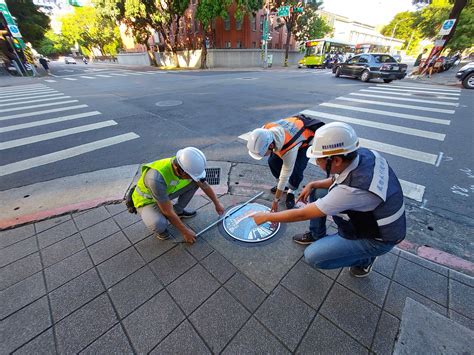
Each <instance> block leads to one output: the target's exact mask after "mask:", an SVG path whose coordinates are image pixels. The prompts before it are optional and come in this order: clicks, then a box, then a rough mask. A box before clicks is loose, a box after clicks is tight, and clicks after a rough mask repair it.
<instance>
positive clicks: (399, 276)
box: [0, 163, 474, 354]
mask: <svg viewBox="0 0 474 355" xmlns="http://www.w3.org/2000/svg"><path fill="white" fill-rule="evenodd" d="M269 174H270V173H269V172H268V169H266V168H265V167H264V166H260V165H251V164H243V163H240V164H238V169H237V168H234V169H232V170H231V171H230V173H229V181H228V187H229V191H228V192H227V193H225V194H223V195H221V196H220V200H221V201H222V203H223V204H224V206H225V207H226V208H230V207H232V206H234V205H236V204H239V203H242V202H244V201H246V200H248V199H249V198H250V197H252V196H254V195H255V193H256V192H259V191H262V190H264V191H266V192H265V194H264V195H263V196H262V199H261V200H258V202H260V203H262V204H266V205H269V203H270V202H269V201H270V200H271V195H270V194H269V192H267V191H268V187H269V186H267V185H268V184H269V183H268V182H269V181H272V180H269ZM310 178H311V177H310ZM191 207H192V208H196V209H198V215H197V216H196V217H195V218H193V219H190V220H186V223H189V225H190V226H191V228H193V229H194V230H196V231H199V230H202V229H203V228H204V227H206V226H208V225H209V224H210V223H211V222H213V221H215V220H216V219H217V215H216V213H215V211H214V208H213V205H212V203H210V202H209V201H208V200H207V199H206V198H204V197H202V196H195V198H194V199H193V200H192V206H191ZM306 228H307V224H306V222H300V223H293V224H288V225H286V226H283V228H282V230H281V231H280V232H279V234H278V235H277V236H275V237H274V238H272V239H271V240H269V241H266V242H263V243H258V244H257V245H249V244H242V243H240V242H237V241H233V240H231V239H230V238H229V237H228V236H226V235H225V232H224V231H223V230H222V228H219V227H215V228H213V229H211V230H209V231H208V232H206V233H205V234H203V236H202V237H201V238H199V239H198V241H197V242H196V243H195V244H194V245H192V246H189V245H186V244H183V243H176V242H180V241H181V238H180V236H179V233H178V232H177V231H176V230H174V229H171V232H172V234H173V236H174V239H173V240H171V241H160V240H157V239H156V238H155V237H154V236H153V235H152V234H151V233H150V232H149V231H148V230H147V229H146V228H145V226H144V225H143V224H142V222H141V221H140V218H139V217H138V216H136V215H132V214H129V213H128V211H126V209H125V206H124V205H123V204H109V205H105V206H100V207H96V208H93V209H90V210H87V211H80V212H75V213H69V214H66V215H63V216H60V217H56V218H53V219H49V220H45V221H40V222H36V223H30V224H27V225H24V226H21V227H17V228H14V229H10V230H6V231H2V232H0V289H1V290H2V293H1V295H0V304H1V307H0V312H1V314H0V319H1V325H0V334H1V336H0V337H1V338H0V340H1V341H0V343H1V345H0V353H2V354H3V353H10V352H14V351H17V352H18V353H25V354H26V353H28V354H32V353H39V352H41V353H59V354H64V353H77V352H79V351H84V352H85V353H113V352H116V353H131V352H134V353H148V352H150V351H151V352H152V353H154V354H158V353H160V354H161V353H199V354H201V353H221V352H222V353H226V354H236V353H259V354H261V353H271V354H276V353H296V352H297V353H327V354H336V353H338V354H356V353H357V354H358V353H365V354H368V353H377V354H390V353H392V351H393V348H394V344H395V342H396V338H397V335H398V334H399V329H400V327H401V325H402V327H401V328H402V330H403V324H404V323H405V320H402V319H404V317H405V313H407V312H405V313H404V312H403V311H404V307H405V301H406V300H407V299H412V300H414V301H416V302H419V303H421V304H422V305H425V306H427V307H428V308H429V309H430V310H433V311H435V312H436V313H438V314H440V315H441V316H445V317H449V319H446V321H445V324H446V326H449V322H452V321H455V322H459V323H460V324H462V325H463V326H465V327H468V328H470V329H474V321H473V319H474V279H473V278H472V277H469V276H466V275H464V274H461V273H459V272H456V271H453V270H450V269H448V268H445V267H443V266H440V265H438V264H434V263H431V262H429V261H426V260H424V259H421V258H419V257H418V256H416V255H413V254H410V253H407V252H405V251H403V250H400V249H394V250H393V251H392V252H390V253H388V254H386V255H384V256H382V257H380V258H378V259H377V261H376V263H375V265H374V271H373V272H372V273H371V274H370V276H369V277H367V278H365V279H356V278H353V277H351V276H350V275H349V273H348V270H347V269H344V270H329V271H328V270H315V269H312V268H311V267H309V266H308V265H307V264H306V263H305V262H304V261H303V259H302V256H303V251H304V246H301V245H297V244H295V243H293V242H292V241H291V236H292V235H293V234H295V233H297V232H301V231H302V230H305V229H306ZM333 230H334V225H333V224H330V225H329V232H330V231H333ZM407 304H408V303H407ZM410 309H412V308H410ZM420 326H422V324H420ZM460 328H461V329H463V331H466V332H469V331H468V329H466V328H463V327H460ZM408 331H409V333H413V331H414V329H409V330H408ZM402 333H403V334H404V333H406V331H405V332H403V331H402ZM414 334H417V333H414ZM468 334H469V333H468ZM422 340H423V339H421V338H420V341H422ZM471 343H472V337H471V339H470V338H469V337H467V338H466V340H465V344H461V345H463V346H466V347H469V345H470V344H471ZM471 349H472V347H471Z"/></svg>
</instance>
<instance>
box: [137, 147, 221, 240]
mask: <svg viewBox="0 0 474 355" xmlns="http://www.w3.org/2000/svg"><path fill="white" fill-rule="evenodd" d="M205 168H206V157H205V156H204V153H203V152H201V151H200V150H199V149H197V148H194V147H187V148H184V149H181V150H179V151H178V152H177V153H176V156H175V157H171V158H166V159H161V160H157V161H155V162H153V163H149V164H145V165H143V166H142V174H141V176H140V179H139V180H138V183H137V186H136V187H135V190H134V191H133V194H132V199H133V205H134V206H135V208H136V210H137V211H138V213H139V214H140V216H141V217H142V220H143V222H144V223H145V225H146V226H147V227H148V229H150V230H151V231H153V232H155V233H156V237H157V238H158V239H161V240H165V239H168V238H169V232H168V230H167V226H168V222H170V223H171V224H172V225H174V226H175V227H176V228H177V229H178V230H179V231H180V232H181V234H182V235H183V238H184V240H185V241H186V242H188V243H193V242H194V241H195V240H196V234H195V233H194V231H193V230H191V229H190V228H188V227H187V226H186V225H185V224H184V223H183V222H181V218H191V217H194V216H195V215H196V211H191V210H187V209H185V207H186V206H187V205H188V203H189V202H190V201H191V199H192V198H193V196H194V193H195V192H196V191H197V189H198V188H201V189H202V190H203V191H204V193H205V194H206V195H207V196H208V197H209V198H210V199H211V201H212V202H213V203H214V206H215V208H216V212H217V213H218V214H219V215H221V214H223V213H224V207H223V206H222V204H221V203H220V202H219V200H218V199H217V196H216V194H215V193H214V190H212V188H211V187H210V186H209V184H208V183H207V182H206V171H205ZM175 198H178V201H177V202H176V204H175V205H174V206H173V204H172V202H171V200H173V199H175Z"/></svg>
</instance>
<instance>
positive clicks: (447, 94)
mask: <svg viewBox="0 0 474 355" xmlns="http://www.w3.org/2000/svg"><path fill="white" fill-rule="evenodd" d="M369 89H372V90H384V91H390V92H413V93H426V94H438V93H437V92H430V91H425V90H421V89H395V88H394V87H378V86H370V87H369ZM439 94H440V95H441V94H443V95H445V96H461V94H459V93H454V92H443V93H439Z"/></svg>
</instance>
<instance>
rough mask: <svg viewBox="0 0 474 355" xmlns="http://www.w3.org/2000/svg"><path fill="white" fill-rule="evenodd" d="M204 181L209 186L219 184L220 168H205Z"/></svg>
mask: <svg viewBox="0 0 474 355" xmlns="http://www.w3.org/2000/svg"><path fill="white" fill-rule="evenodd" d="M206 181H207V183H208V184H209V185H219V184H220V183H221V168H206Z"/></svg>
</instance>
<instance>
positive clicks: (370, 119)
mask: <svg viewBox="0 0 474 355" xmlns="http://www.w3.org/2000/svg"><path fill="white" fill-rule="evenodd" d="M460 95H461V90H460V89H456V88H444V87H438V86H437V87H433V86H430V85H421V84H415V83H409V84H406V83H403V84H395V83H394V84H391V85H387V84H376V85H373V86H369V87H367V86H365V87H363V88H362V89H360V90H358V91H356V92H351V93H348V94H345V95H343V96H340V97H336V98H335V99H334V100H331V101H329V102H323V103H321V104H319V105H318V106H316V107H311V108H308V109H307V110H303V111H302V112H301V113H302V114H305V115H308V116H311V117H314V118H317V119H320V120H321V121H323V122H331V121H339V122H346V123H348V124H350V125H352V126H353V127H354V128H355V129H356V131H357V132H360V133H359V135H360V137H359V138H360V144H361V146H363V147H366V148H369V149H373V150H377V151H380V152H382V153H384V155H385V156H386V157H387V158H388V159H389V161H390V160H393V159H394V158H392V157H396V158H397V159H399V161H400V162H402V163H401V164H410V163H409V162H414V163H417V164H422V166H426V167H427V169H436V168H437V167H438V166H439V164H440V160H441V158H442V156H443V153H442V152H439V151H436V148H438V145H437V143H436V142H444V141H445V139H446V134H447V128H448V126H449V125H450V124H451V119H450V116H451V115H453V114H454V113H455V112H456V109H457V108H458V107H459V99H460ZM451 117H452V116H451ZM248 135H249V132H247V133H244V134H242V135H240V136H239V138H240V139H243V140H247V139H248ZM430 142H433V143H430ZM438 144H439V143H438ZM403 162H406V163H403ZM414 169H416V168H414ZM400 170H401V171H397V175H398V176H399V178H400V182H401V184H402V188H403V192H404V195H405V196H406V197H408V198H411V199H414V200H416V201H419V202H422V201H423V196H424V193H425V190H426V186H427V185H428V183H429V181H424V183H420V182H422V181H420V179H421V177H419V176H413V174H408V173H407V175H408V176H405V174H404V170H403V169H400ZM412 170H413V169H412ZM433 173H435V172H434V170H433ZM413 178H415V180H416V181H413V180H412V179H413Z"/></svg>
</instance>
